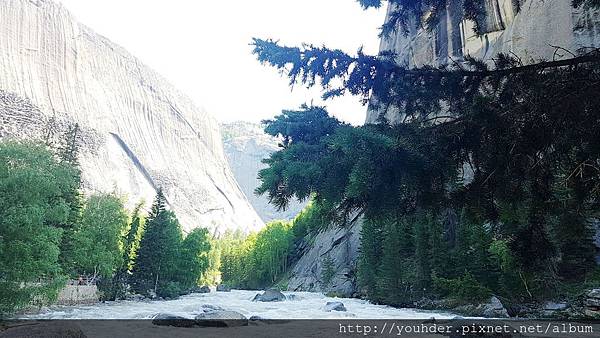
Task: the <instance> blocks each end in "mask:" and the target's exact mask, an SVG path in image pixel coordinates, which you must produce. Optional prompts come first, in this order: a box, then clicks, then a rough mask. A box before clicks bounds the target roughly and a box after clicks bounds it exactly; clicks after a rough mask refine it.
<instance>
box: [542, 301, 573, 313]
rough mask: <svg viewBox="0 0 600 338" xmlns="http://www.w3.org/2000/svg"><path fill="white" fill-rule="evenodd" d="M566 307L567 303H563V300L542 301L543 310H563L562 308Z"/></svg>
mask: <svg viewBox="0 0 600 338" xmlns="http://www.w3.org/2000/svg"><path fill="white" fill-rule="evenodd" d="M568 307H569V304H567V303H564V302H560V303H555V302H546V303H544V310H546V311H563V310H566V309H567V308H568Z"/></svg>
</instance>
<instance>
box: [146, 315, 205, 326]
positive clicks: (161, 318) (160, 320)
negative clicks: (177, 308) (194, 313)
mask: <svg viewBox="0 0 600 338" xmlns="http://www.w3.org/2000/svg"><path fill="white" fill-rule="evenodd" d="M152 324H154V325H158V326H174V327H193V326H195V325H196V323H195V322H194V321H193V320H191V319H188V318H184V317H181V316H177V315H173V314H169V313H158V314H156V315H155V316H154V317H152Z"/></svg>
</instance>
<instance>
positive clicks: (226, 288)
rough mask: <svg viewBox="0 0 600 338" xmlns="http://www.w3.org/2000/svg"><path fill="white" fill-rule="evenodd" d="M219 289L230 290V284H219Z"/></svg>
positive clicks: (222, 290) (221, 290) (219, 290)
mask: <svg viewBox="0 0 600 338" xmlns="http://www.w3.org/2000/svg"><path fill="white" fill-rule="evenodd" d="M217 291H218V292H230V291H231V288H230V287H229V286H227V285H226V284H219V285H217Z"/></svg>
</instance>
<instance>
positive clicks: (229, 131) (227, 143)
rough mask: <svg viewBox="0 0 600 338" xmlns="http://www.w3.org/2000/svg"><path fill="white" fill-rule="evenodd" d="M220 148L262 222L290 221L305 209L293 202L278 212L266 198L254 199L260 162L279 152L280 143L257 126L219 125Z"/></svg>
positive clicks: (301, 204) (262, 165) (261, 165)
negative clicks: (223, 150)
mask: <svg viewBox="0 0 600 338" xmlns="http://www.w3.org/2000/svg"><path fill="white" fill-rule="evenodd" d="M221 134H223V145H224V148H225V155H226V157H227V160H228V161H229V166H230V167H231V170H232V171H233V175H234V176H235V178H236V180H237V182H238V183H239V185H240V188H241V189H242V192H243V193H244V194H245V195H246V197H247V198H248V200H249V201H250V204H252V206H253V207H254V209H255V210H256V212H257V213H258V215H259V216H260V217H261V219H262V220H263V221H264V222H269V221H272V220H278V219H281V220H291V219H293V218H294V217H296V215H298V213H299V212H300V211H302V209H303V208H304V207H305V206H306V203H300V202H298V201H292V202H291V203H290V205H289V207H288V208H287V209H286V210H282V211H278V210H277V208H276V207H274V206H273V205H271V204H269V200H268V197H267V196H266V195H264V196H257V195H256V194H254V190H255V189H256V188H257V187H258V186H259V185H260V181H259V180H258V172H259V171H260V170H261V169H263V168H265V167H266V165H265V164H264V163H262V160H263V159H266V158H268V157H269V155H271V153H273V152H275V151H277V150H279V147H278V146H277V144H278V143H279V140H277V139H276V138H274V137H271V136H270V135H267V134H265V132H264V131H263V128H262V127H261V126H260V125H259V124H256V123H250V122H233V123H227V124H222V125H221Z"/></svg>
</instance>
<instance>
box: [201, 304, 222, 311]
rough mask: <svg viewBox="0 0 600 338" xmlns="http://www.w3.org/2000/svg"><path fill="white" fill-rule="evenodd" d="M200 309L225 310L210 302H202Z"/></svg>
mask: <svg viewBox="0 0 600 338" xmlns="http://www.w3.org/2000/svg"><path fill="white" fill-rule="evenodd" d="M200 309H201V310H202V312H213V311H225V309H224V308H222V307H220V306H217V305H212V304H203V305H202V306H201V307H200Z"/></svg>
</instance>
